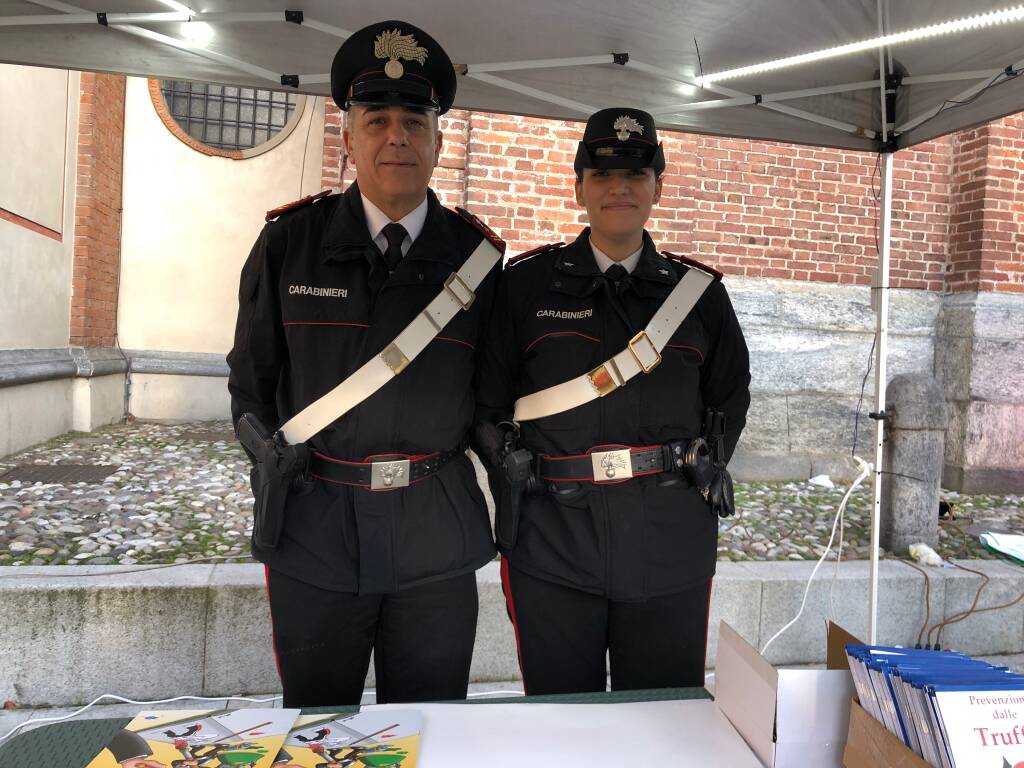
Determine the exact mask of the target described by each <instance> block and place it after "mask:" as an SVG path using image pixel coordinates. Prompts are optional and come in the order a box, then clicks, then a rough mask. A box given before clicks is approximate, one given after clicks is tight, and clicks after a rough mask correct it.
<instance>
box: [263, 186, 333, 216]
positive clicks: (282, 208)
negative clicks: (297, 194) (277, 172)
mask: <svg viewBox="0 0 1024 768" xmlns="http://www.w3.org/2000/svg"><path fill="white" fill-rule="evenodd" d="M330 194H332V192H331V190H329V189H325V190H324V191H323V192H318V193H317V194H315V195H307V196H306V197H304V198H302V199H301V200H295V201H293V202H291V203H285V204H284V205H279V206H278V207H277V208H274V209H273V210H272V211H267V221H271V220H272V219H276V218H277V217H278V216H280V215H281V214H282V213H288V211H294V210H296V209H297V208H302V207H303V206H304V205H309V204H310V203H312V202H315V201H316V200H319V199H320V198H322V197H327V196H328V195H330Z"/></svg>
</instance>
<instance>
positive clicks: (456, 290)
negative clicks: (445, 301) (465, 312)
mask: <svg viewBox="0 0 1024 768" xmlns="http://www.w3.org/2000/svg"><path fill="white" fill-rule="evenodd" d="M444 289H445V290H446V291H448V295H449V296H451V297H452V298H453V299H455V301H457V302H458V303H459V304H460V305H461V306H462V308H463V309H469V308H470V307H471V306H473V302H474V301H476V294H475V293H473V289H472V288H470V287H469V286H468V285H466V281H465V280H463V279H462V278H461V277H459V273H458V272H452V273H451V274H450V275H449V276H448V279H447V280H445V281H444ZM463 297H465V298H463Z"/></svg>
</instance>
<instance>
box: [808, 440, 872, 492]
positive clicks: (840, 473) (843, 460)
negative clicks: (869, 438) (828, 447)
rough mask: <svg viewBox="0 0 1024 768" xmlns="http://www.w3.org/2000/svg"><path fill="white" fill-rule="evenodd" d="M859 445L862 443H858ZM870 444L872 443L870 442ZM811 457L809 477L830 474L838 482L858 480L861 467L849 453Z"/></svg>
mask: <svg viewBox="0 0 1024 768" xmlns="http://www.w3.org/2000/svg"><path fill="white" fill-rule="evenodd" d="M859 445H860V443H858V446H859ZM868 445H871V444H870V443H869V444H868ZM861 453H864V451H861ZM872 455H873V452H872ZM810 458H811V474H810V475H808V477H817V476H818V475H828V476H829V478H831V479H832V480H833V481H834V482H836V483H850V482H853V481H854V480H856V479H857V476H858V475H859V474H860V467H858V466H857V462H855V461H854V460H853V457H852V456H850V454H849V453H847V454H846V455H839V456H835V455H833V456H811V457H810ZM865 460H868V459H865ZM865 482H868V481H865Z"/></svg>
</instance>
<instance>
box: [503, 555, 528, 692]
mask: <svg viewBox="0 0 1024 768" xmlns="http://www.w3.org/2000/svg"><path fill="white" fill-rule="evenodd" d="M501 591H502V592H504V593H505V610H506V611H507V612H508V618H509V621H511V622H512V631H513V632H514V633H515V636H516V656H517V657H518V659H519V675H520V677H522V678H523V693H524V694H526V695H529V693H528V691H527V690H526V673H525V672H524V671H523V651H522V648H521V647H520V645H519V622H518V621H516V604H515V601H513V600H512V582H511V580H510V579H509V577H508V560H507V559H506V558H505V557H504V556H503V557H502V558H501Z"/></svg>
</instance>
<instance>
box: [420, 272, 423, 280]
mask: <svg viewBox="0 0 1024 768" xmlns="http://www.w3.org/2000/svg"><path fill="white" fill-rule="evenodd" d="M420 280H423V273H422V272H420Z"/></svg>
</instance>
